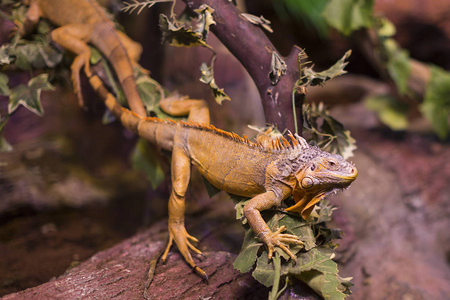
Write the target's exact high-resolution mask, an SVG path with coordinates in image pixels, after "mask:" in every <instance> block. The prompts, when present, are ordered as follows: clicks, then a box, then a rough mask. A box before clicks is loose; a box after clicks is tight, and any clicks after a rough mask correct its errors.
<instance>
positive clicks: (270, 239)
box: [262, 225, 304, 260]
mask: <svg viewBox="0 0 450 300" xmlns="http://www.w3.org/2000/svg"><path fill="white" fill-rule="evenodd" d="M285 230H286V226H284V225H283V226H281V227H280V228H278V230H277V231H275V232H271V233H267V234H266V235H265V237H263V238H262V240H263V242H264V243H265V244H266V245H267V248H268V252H269V254H268V257H269V259H272V256H273V251H274V248H275V246H277V247H279V248H281V250H283V251H284V252H286V253H287V255H289V256H290V257H291V258H292V259H293V260H296V259H297V257H296V256H295V255H294V254H293V253H292V252H291V251H290V250H289V248H288V246H287V245H288V244H296V245H304V243H303V242H302V241H301V240H300V239H299V238H298V236H296V235H293V234H282V233H281V232H283V231H285Z"/></svg>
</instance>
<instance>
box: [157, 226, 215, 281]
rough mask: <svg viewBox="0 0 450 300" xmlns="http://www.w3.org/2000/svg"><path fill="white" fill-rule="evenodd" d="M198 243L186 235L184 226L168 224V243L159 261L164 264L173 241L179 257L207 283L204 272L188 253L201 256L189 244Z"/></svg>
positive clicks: (198, 251) (199, 252)
mask: <svg viewBox="0 0 450 300" xmlns="http://www.w3.org/2000/svg"><path fill="white" fill-rule="evenodd" d="M189 240H191V241H193V242H198V239H196V238H195V237H193V236H192V235H190V234H189V233H187V231H186V229H185V228H184V225H181V226H180V225H173V224H169V242H168V243H167V247H166V250H165V251H164V253H163V255H162V257H161V259H162V261H163V263H165V262H166V259H167V255H168V254H169V250H170V248H171V247H172V243H173V241H175V243H176V244H177V246H178V250H179V251H180V253H181V255H183V257H184V259H185V260H186V262H187V263H188V264H189V265H190V266H191V267H192V268H193V270H194V272H196V273H197V274H199V275H200V276H201V277H203V278H204V279H205V280H206V281H208V279H209V278H208V275H207V274H206V272H205V271H203V270H202V269H200V268H199V267H197V265H196V264H195V262H194V260H193V259H192V255H191V253H190V252H189V249H191V250H192V251H194V252H195V253H197V254H200V255H201V254H202V252H201V251H200V250H198V249H197V248H195V247H194V245H192V244H191V242H190V241H189Z"/></svg>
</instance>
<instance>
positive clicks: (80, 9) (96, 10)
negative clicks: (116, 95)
mask: <svg viewBox="0 0 450 300" xmlns="http://www.w3.org/2000/svg"><path fill="white" fill-rule="evenodd" d="M24 2H25V4H28V5H29V9H28V11H27V14H26V19H25V22H24V24H23V26H21V27H19V32H20V34H21V35H24V34H26V33H29V32H30V31H31V30H32V28H33V27H34V26H35V25H36V24H37V22H38V21H39V18H41V17H42V18H46V19H48V20H49V21H50V22H52V23H53V24H55V25H57V26H60V27H59V28H56V29H55V30H53V31H52V33H51V37H52V39H53V40H54V41H55V42H56V43H58V44H59V45H61V46H62V47H63V48H65V49H67V50H69V51H71V52H74V53H75V54H76V55H77V57H76V58H75V60H74V62H73V63H72V66H71V70H72V82H73V85H74V89H75V92H76V93H77V95H78V99H79V102H80V105H81V104H82V103H83V100H82V98H81V91H80V69H81V68H82V67H83V66H84V72H85V73H86V75H87V76H88V77H89V76H90V75H91V71H90V68H89V58H90V56H91V52H90V50H89V46H88V45H87V43H91V44H92V45H94V46H95V47H96V48H98V49H99V50H100V51H101V52H102V53H103V54H104V55H105V56H106V57H107V58H108V60H109V62H110V63H111V64H112V66H113V68H114V70H115V71H116V74H117V77H118V78H119V81H120V83H121V85H122V88H123V91H124V93H125V96H126V98H127V101H128V103H129V105H130V108H131V110H132V111H133V112H135V113H136V114H138V115H140V116H142V117H145V116H146V115H147V114H146V111H145V108H144V106H143V104H142V101H141V98H140V96H139V93H138V90H137V88H136V81H135V79H134V77H133V68H132V66H133V65H136V64H137V61H138V59H139V57H140V55H141V52H142V47H141V45H139V44H138V43H136V42H134V41H132V40H131V39H130V38H129V37H128V36H127V35H125V34H124V33H122V32H120V31H118V30H116V29H115V28H114V24H113V22H112V21H111V20H110V19H109V18H108V16H107V15H106V13H105V12H104V11H103V9H102V8H101V7H100V5H99V4H98V3H97V2H96V1H95V0H24Z"/></svg>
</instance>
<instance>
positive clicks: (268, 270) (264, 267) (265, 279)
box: [252, 253, 287, 287]
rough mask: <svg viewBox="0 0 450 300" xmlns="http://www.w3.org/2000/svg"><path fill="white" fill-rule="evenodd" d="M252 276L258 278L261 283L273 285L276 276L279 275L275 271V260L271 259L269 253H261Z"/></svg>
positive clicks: (268, 285)
mask: <svg viewBox="0 0 450 300" xmlns="http://www.w3.org/2000/svg"><path fill="white" fill-rule="evenodd" d="M286 269H287V268H284V270H286ZM280 273H281V272H280ZM278 275H282V274H278ZM252 276H253V278H255V279H256V280H258V281H259V282H260V283H261V284H263V285H265V286H267V287H270V286H272V285H273V282H274V279H275V276H277V274H276V273H275V267H274V265H273V262H272V261H269V258H268V257H267V253H263V255H261V256H260V257H259V258H258V260H257V263H256V268H255V270H254V271H253V273H252Z"/></svg>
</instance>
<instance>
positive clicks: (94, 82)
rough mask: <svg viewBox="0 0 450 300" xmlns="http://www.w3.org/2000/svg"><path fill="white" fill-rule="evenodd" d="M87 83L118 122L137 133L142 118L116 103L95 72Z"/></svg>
mask: <svg viewBox="0 0 450 300" xmlns="http://www.w3.org/2000/svg"><path fill="white" fill-rule="evenodd" d="M89 83H90V84H91V86H92V88H93V89H94V90H95V91H96V92H97V94H98V95H100V97H102V98H103V101H104V102H105V105H106V107H107V108H108V109H109V110H110V111H111V112H112V113H113V115H114V116H115V117H116V118H117V119H119V120H120V122H121V123H122V124H123V126H125V127H126V128H128V129H130V130H131V131H132V132H134V133H135V134H139V131H138V126H139V123H140V122H141V121H143V120H144V118H142V117H140V116H138V115H137V114H135V113H133V112H131V111H130V110H128V109H126V108H123V107H122V106H121V105H120V104H119V103H117V101H116V98H115V97H114V96H113V95H112V94H111V93H110V92H109V91H108V90H107V89H106V87H105V86H104V84H103V82H102V80H101V79H100V78H99V77H98V76H97V75H95V74H93V75H92V76H91V77H90V78H89Z"/></svg>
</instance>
